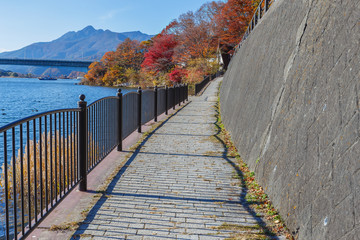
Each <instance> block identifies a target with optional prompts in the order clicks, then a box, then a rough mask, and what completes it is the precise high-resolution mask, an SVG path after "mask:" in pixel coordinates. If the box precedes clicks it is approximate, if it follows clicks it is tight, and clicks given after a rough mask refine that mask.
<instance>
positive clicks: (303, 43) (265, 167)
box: [220, 0, 360, 240]
mask: <svg viewBox="0 0 360 240" xmlns="http://www.w3.org/2000/svg"><path fill="white" fill-rule="evenodd" d="M359 47H360V4H359V2H358V0H342V1H335V0H277V1H275V3H274V4H273V5H272V6H271V8H270V11H269V12H268V13H267V14H266V15H265V17H264V18H263V19H262V20H261V21H260V23H259V24H258V25H257V26H256V28H255V30H254V31H253V32H252V33H251V34H250V36H249V38H248V39H247V40H246V41H245V42H244V44H243V45H242V47H241V48H240V50H239V51H238V52H237V53H236V55H235V56H234V57H233V59H232V61H231V64H230V66H229V69H228V71H227V72H226V74H225V77H224V81H223V84H222V87H221V92H220V99H221V114H222V119H223V122H224V124H225V126H226V128H227V129H228V130H229V131H230V132H231V135H232V139H233V141H234V143H235V145H236V146H237V148H238V150H239V152H240V154H241V156H242V158H243V159H244V160H245V161H246V162H247V163H248V164H249V166H250V168H251V169H252V170H253V171H255V173H256V177H257V179H258V181H259V182H260V183H261V185H262V186H263V187H264V188H265V191H266V192H267V193H268V194H269V196H270V198H271V199H272V201H273V203H274V205H275V207H276V208H277V209H279V211H280V214H281V215H282V217H283V218H284V219H285V221H286V223H287V225H288V227H289V228H290V230H291V231H292V232H293V233H294V236H296V237H297V238H298V239H314V240H315V239H316V240H317V239H359V236H360V141H359V140H360V137H359V136H360V134H359V132H360V113H359V98H360V72H359V69H360V56H359Z"/></svg>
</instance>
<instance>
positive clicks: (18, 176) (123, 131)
mask: <svg viewBox="0 0 360 240" xmlns="http://www.w3.org/2000/svg"><path fill="white" fill-rule="evenodd" d="M187 98H188V86H187V85H178V86H174V87H170V88H168V87H165V88H157V87H155V88H154V89H153V90H144V91H142V90H141V88H139V89H138V91H137V92H130V93H127V94H125V95H122V93H121V90H119V91H118V93H117V96H114V97H106V98H102V99H99V100H97V101H95V102H93V103H92V104H90V105H88V106H87V103H86V102H85V96H84V95H81V96H80V101H79V103H78V104H79V107H78V108H74V109H61V110H54V111H49V112H45V113H41V114H37V115H33V116H31V117H27V118H24V119H22V120H19V121H16V122H13V123H10V124H8V125H6V126H4V127H1V128H0V146H1V144H3V147H2V148H0V155H1V156H3V161H4V163H3V168H2V171H1V178H0V190H1V191H0V195H1V196H0V197H1V202H0V204H1V210H0V214H1V222H2V229H0V238H2V239H11V238H14V239H23V238H24V237H26V236H27V235H28V234H29V233H30V232H31V230H32V229H34V228H35V227H36V226H37V225H38V224H39V223H40V221H41V220H42V219H44V218H45V217H46V216H47V215H48V213H49V212H50V211H51V210H52V209H53V208H54V207H55V206H56V205H57V204H58V203H59V201H60V200H61V199H63V198H64V197H65V196H66V195H67V194H68V193H69V192H70V191H71V190H72V189H73V188H74V187H75V186H76V185H77V184H79V189H80V190H81V191H86V189H87V184H86V183H87V174H88V173H89V172H90V171H91V170H92V169H93V168H94V167H95V166H96V165H97V164H98V163H99V162H100V161H101V160H102V159H104V158H105V157H106V155H107V154H109V153H110V152H111V151H112V150H113V149H114V148H115V147H117V149H118V151H121V150H122V141H123V139H125V138H126V137H127V136H129V135H130V134H131V133H132V132H134V131H136V130H138V131H139V132H141V125H142V124H144V123H146V122H148V121H150V120H152V119H154V120H155V121H157V117H158V116H159V115H161V114H163V113H165V114H168V110H169V109H170V108H175V106H176V105H177V104H179V105H180V104H181V102H185V100H187Z"/></svg>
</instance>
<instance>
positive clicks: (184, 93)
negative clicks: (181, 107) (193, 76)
mask: <svg viewBox="0 0 360 240" xmlns="http://www.w3.org/2000/svg"><path fill="white" fill-rule="evenodd" d="M185 86H186V85H185V83H184V84H183V103H185V99H186V91H185Z"/></svg>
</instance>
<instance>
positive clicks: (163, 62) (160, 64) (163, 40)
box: [141, 34, 178, 72]
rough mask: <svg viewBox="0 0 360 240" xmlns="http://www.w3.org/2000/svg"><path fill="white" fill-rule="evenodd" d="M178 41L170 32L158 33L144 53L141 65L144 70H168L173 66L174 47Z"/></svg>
mask: <svg viewBox="0 0 360 240" xmlns="http://www.w3.org/2000/svg"><path fill="white" fill-rule="evenodd" d="M177 44H178V42H177V40H176V39H175V36H174V35H172V34H159V35H157V36H156V37H155V38H154V39H153V43H152V45H151V46H150V47H149V48H148V52H146V53H145V56H144V57H145V59H144V62H143V63H142V65H141V67H142V68H143V69H145V71H153V72H169V71H170V69H172V68H173V67H174V62H173V55H174V48H175V47H176V46H177Z"/></svg>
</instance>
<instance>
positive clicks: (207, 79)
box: [195, 71, 224, 96]
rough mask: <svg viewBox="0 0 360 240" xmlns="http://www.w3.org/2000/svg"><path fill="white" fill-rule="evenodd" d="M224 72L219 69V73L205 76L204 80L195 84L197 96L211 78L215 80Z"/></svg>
mask: <svg viewBox="0 0 360 240" xmlns="http://www.w3.org/2000/svg"><path fill="white" fill-rule="evenodd" d="M223 74H224V73H223V72H222V71H218V72H217V73H214V74H211V75H207V76H204V80H202V81H201V82H199V83H196V84H195V96H196V95H198V94H199V93H200V92H201V91H202V90H203V89H204V88H205V87H206V86H207V85H208V83H209V82H210V81H211V80H214V79H215V78H217V77H220V76H221V75H223Z"/></svg>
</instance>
